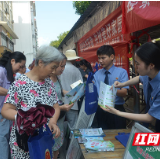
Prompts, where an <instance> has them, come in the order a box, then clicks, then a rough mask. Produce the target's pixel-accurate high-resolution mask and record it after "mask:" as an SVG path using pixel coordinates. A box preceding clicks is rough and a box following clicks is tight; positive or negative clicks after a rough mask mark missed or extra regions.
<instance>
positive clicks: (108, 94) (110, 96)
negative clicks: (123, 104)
mask: <svg viewBox="0 0 160 160" xmlns="http://www.w3.org/2000/svg"><path fill="white" fill-rule="evenodd" d="M110 88H111V86H110V85H106V84H105V83H104V82H102V81H101V82H100V90H99V99H98V105H99V106H101V107H103V108H106V106H105V105H107V106H109V107H114V106H115V99H116V93H117V88H115V87H114V86H113V90H110Z"/></svg>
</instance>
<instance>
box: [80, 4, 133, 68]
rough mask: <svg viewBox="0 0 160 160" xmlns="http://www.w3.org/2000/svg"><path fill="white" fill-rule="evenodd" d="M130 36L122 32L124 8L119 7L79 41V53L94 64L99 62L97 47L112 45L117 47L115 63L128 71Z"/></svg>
mask: <svg viewBox="0 0 160 160" xmlns="http://www.w3.org/2000/svg"><path fill="white" fill-rule="evenodd" d="M129 38H130V36H129V35H128V34H125V35H124V34H122V9H121V7H119V8H117V9H116V10H115V11H114V12H112V13H111V14H110V15H109V16H107V17H106V18H105V19H103V20H102V21H101V22H100V23H99V24H97V25H96V26H95V27H94V28H92V29H91V30H90V31H89V32H88V33H86V34H85V35H84V36H83V37H82V38H81V39H80V40H79V41H78V42H77V47H78V55H79V56H80V57H83V58H84V59H86V60H87V61H89V62H90V63H91V65H94V64H95V63H96V62H98V58H97V54H96V52H97V49H98V48H99V47H101V46H102V45H112V46H113V48H114V49H115V60H114V64H115V65H116V66H119V67H123V68H124V69H126V70H127V71H128V58H127V53H128V41H129Z"/></svg>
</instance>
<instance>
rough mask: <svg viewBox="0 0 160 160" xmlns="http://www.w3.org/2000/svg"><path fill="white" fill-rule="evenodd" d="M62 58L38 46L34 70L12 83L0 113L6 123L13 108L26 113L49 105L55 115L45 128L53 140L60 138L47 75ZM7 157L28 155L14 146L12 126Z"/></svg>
mask: <svg viewBox="0 0 160 160" xmlns="http://www.w3.org/2000/svg"><path fill="white" fill-rule="evenodd" d="M62 59H63V57H62V55H61V54H60V53H59V51H58V50H57V49H56V48H54V47H51V46H42V47H40V48H39V50H38V53H37V55H36V60H35V66H34V68H33V69H32V70H31V71H30V72H28V73H26V74H24V75H22V76H20V78H19V79H18V80H17V81H15V82H13V84H12V85H11V87H10V89H9V91H8V95H7V96H6V100H5V104H4V106H3V108H2V111H1V114H2V115H3V117H5V118H6V119H9V120H13V121H14V120H15V117H16V115H17V109H22V110H23V111H28V110H29V109H30V108H31V107H36V106H37V104H38V103H41V104H46V105H49V106H53V107H54V109H55V114H54V116H53V117H52V118H50V120H49V122H48V126H49V128H50V130H51V131H53V132H52V133H53V134H55V137H58V136H59V135H60V130H59V128H58V126H57V125H56V124H57V120H58V117H59V114H60V108H59V105H58V103H57V95H56V92H55V87H54V84H53V82H52V81H51V80H50V79H49V76H50V74H51V73H52V72H54V70H55V69H56V68H57V67H58V66H59V62H60V61H62ZM10 148H11V158H14V159H22V158H23V159H24V158H26V159H28V158H30V156H29V152H28V151H27V152H26V151H24V150H23V149H21V148H19V146H18V145H17V136H16V127H15V126H13V127H12V130H11V134H10Z"/></svg>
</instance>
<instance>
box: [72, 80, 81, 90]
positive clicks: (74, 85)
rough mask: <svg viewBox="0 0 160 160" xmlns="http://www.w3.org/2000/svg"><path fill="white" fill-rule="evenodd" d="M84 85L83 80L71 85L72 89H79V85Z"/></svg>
mask: <svg viewBox="0 0 160 160" xmlns="http://www.w3.org/2000/svg"><path fill="white" fill-rule="evenodd" d="M81 83H83V82H82V81H81V80H78V81H76V82H74V83H73V84H71V85H70V86H71V88H72V89H74V88H75V87H77V86H78V85H79V84H81Z"/></svg>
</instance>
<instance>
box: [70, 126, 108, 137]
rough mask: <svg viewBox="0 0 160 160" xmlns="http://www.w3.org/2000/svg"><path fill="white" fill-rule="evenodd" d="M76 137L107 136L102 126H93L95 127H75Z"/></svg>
mask: <svg viewBox="0 0 160 160" xmlns="http://www.w3.org/2000/svg"><path fill="white" fill-rule="evenodd" d="M73 134H74V137H75V138H78V137H105V136H106V135H105V134H104V132H103V130H102V128H93V129H75V130H73Z"/></svg>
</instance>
